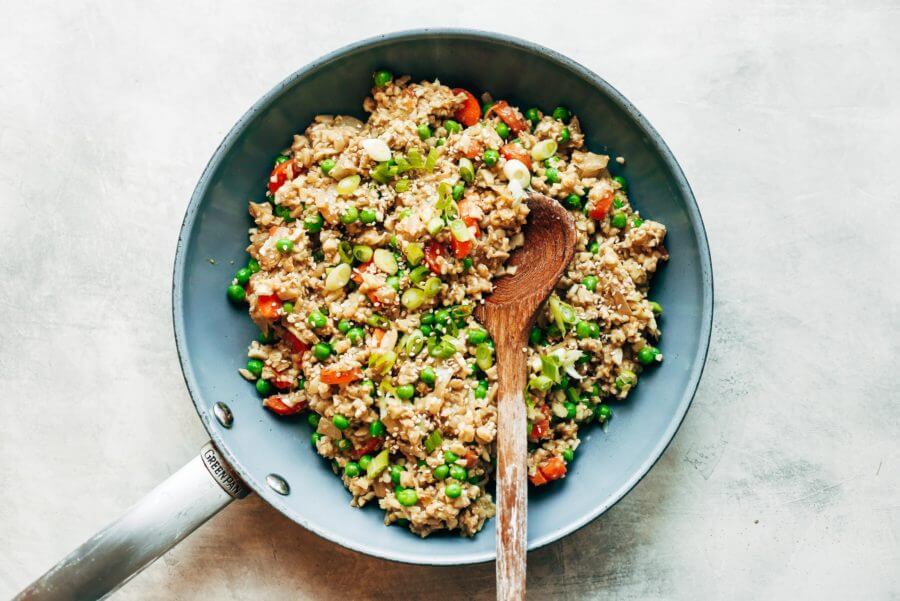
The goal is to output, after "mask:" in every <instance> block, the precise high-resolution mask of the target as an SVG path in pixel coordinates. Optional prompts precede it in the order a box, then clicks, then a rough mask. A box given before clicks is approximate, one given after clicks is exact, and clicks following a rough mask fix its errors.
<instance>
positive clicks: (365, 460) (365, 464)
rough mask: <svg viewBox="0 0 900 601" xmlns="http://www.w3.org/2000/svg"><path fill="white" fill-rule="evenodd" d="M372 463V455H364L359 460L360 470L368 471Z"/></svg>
mask: <svg viewBox="0 0 900 601" xmlns="http://www.w3.org/2000/svg"><path fill="white" fill-rule="evenodd" d="M370 463H372V456H371V455H363V456H362V457H360V458H359V467H360V469H364V470H367V469H369V464H370Z"/></svg>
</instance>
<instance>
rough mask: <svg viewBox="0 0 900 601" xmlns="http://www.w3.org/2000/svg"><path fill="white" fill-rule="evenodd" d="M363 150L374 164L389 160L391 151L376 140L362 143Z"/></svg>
mask: <svg viewBox="0 0 900 601" xmlns="http://www.w3.org/2000/svg"><path fill="white" fill-rule="evenodd" d="M362 147H363V150H365V151H366V154H367V155H369V156H370V157H372V160H373V161H375V162H376V163H381V162H384V161H390V160H391V149H390V147H389V146H388V145H387V142H385V141H384V140H379V139H378V138H367V139H365V140H363V141H362Z"/></svg>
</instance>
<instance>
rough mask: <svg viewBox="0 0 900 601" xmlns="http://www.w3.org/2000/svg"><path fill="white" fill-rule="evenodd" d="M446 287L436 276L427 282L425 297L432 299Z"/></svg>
mask: <svg viewBox="0 0 900 601" xmlns="http://www.w3.org/2000/svg"><path fill="white" fill-rule="evenodd" d="M443 285H444V282H442V281H441V278H439V277H437V276H434V277H430V278H428V280H426V282H425V288H424V292H425V296H427V297H429V298H431V297H434V296H437V293H438V292H440V291H441V286H443Z"/></svg>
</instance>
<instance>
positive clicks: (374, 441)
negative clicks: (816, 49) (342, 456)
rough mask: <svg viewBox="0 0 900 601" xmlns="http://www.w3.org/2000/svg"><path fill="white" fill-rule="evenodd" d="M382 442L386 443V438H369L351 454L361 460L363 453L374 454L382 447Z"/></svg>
mask: <svg viewBox="0 0 900 601" xmlns="http://www.w3.org/2000/svg"><path fill="white" fill-rule="evenodd" d="M382 443H384V440H383V439H381V438H369V439H368V440H366V442H364V443H362V444H361V445H359V446H358V447H356V448H355V449H353V450H352V451H350V456H351V457H353V459H356V460H359V458H360V457H362V456H363V455H372V454H374V453H375V451H377V450H378V449H379V448H381V445H382Z"/></svg>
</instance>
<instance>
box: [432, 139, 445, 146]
mask: <svg viewBox="0 0 900 601" xmlns="http://www.w3.org/2000/svg"><path fill="white" fill-rule="evenodd" d="M446 143H447V141H446V140H445V139H444V138H438V140H437V142H435V143H434V145H435V146H436V147H437V148H440V147H441V146H443V145H444V144H446Z"/></svg>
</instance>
